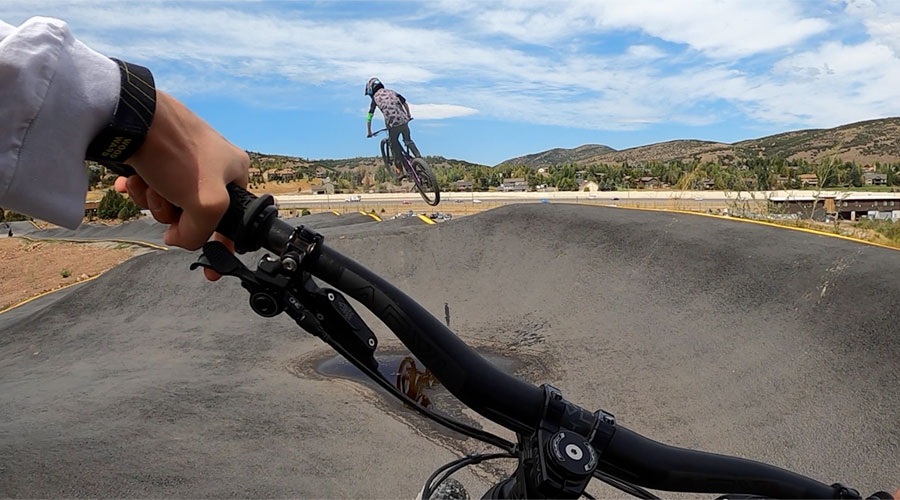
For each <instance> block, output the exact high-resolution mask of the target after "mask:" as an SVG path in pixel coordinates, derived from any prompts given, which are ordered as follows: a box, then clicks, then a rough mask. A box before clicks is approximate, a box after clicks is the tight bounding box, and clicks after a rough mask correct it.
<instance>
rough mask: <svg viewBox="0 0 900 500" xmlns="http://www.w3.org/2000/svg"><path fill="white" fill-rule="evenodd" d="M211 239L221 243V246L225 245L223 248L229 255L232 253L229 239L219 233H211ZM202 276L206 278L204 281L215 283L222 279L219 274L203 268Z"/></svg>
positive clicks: (231, 244)
mask: <svg viewBox="0 0 900 500" xmlns="http://www.w3.org/2000/svg"><path fill="white" fill-rule="evenodd" d="M212 239H213V241H218V242H221V243H222V244H223V245H225V248H227V249H228V250H229V251H230V252H231V253H234V242H233V241H231V240H230V239H228V238H226V237H225V236H223V235H222V234H220V233H213V236H212ZM203 274H204V275H205V276H206V279H208V280H209V281H217V280H218V279H219V278H221V277H222V275H221V274H219V273H217V272H215V271H213V270H212V269H209V268H204V269H203Z"/></svg>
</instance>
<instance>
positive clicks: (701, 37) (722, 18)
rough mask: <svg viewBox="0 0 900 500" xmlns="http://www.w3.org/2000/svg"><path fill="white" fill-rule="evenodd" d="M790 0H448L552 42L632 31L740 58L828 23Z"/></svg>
mask: <svg viewBox="0 0 900 500" xmlns="http://www.w3.org/2000/svg"><path fill="white" fill-rule="evenodd" d="M801 5H802V4H801V3H799V2H796V1H794V0H767V1H765V2H759V1H758V0H667V1H665V2H661V1H659V0H629V1H621V0H570V1H567V2H559V3H554V4H553V8H548V5H547V2H546V1H544V0H505V1H502V2H493V3H489V4H485V3H481V4H466V3H460V2H453V3H450V4H449V7H448V10H449V11H452V12H456V13H459V12H461V11H464V10H465V9H467V8H468V9H469V10H468V14H470V15H471V16H472V23H471V26H472V27H473V29H477V30H482V31H487V32H492V33H496V34H502V35H508V36H512V37H515V38H517V39H519V40H521V41H523V42H530V43H545V44H553V43H556V42H560V41H564V40H567V39H571V38H573V37H576V36H579V35H585V34H592V33H597V32H603V31H605V32H612V31H616V30H639V31H642V32H644V33H646V34H647V35H650V36H653V37H657V38H659V39H662V40H665V41H668V42H673V43H679V44H686V45H688V46H690V47H691V48H693V49H695V50H698V51H700V52H702V53H704V54H705V55H707V56H711V57H721V58H733V57H744V56H748V55H753V54H757V53H760V52H766V51H771V50H773V49H778V48H783V47H790V46H791V45H793V44H795V43H797V42H800V41H802V40H804V39H807V38H809V37H810V36H813V35H816V34H820V33H823V32H824V31H826V30H827V29H828V27H829V23H828V22H827V21H826V20H825V19H822V18H819V17H807V16H804V15H803V13H802V12H801V8H800V6H801Z"/></svg>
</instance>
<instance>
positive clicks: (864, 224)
mask: <svg viewBox="0 0 900 500" xmlns="http://www.w3.org/2000/svg"><path fill="white" fill-rule="evenodd" d="M856 227H858V228H860V229H868V230H871V231H875V232H877V233H879V234H881V235H882V236H884V237H885V238H887V239H889V240H891V242H892V243H894V244H895V245H900V222H892V221H889V220H878V219H863V220H861V221H859V222H857V223H856Z"/></svg>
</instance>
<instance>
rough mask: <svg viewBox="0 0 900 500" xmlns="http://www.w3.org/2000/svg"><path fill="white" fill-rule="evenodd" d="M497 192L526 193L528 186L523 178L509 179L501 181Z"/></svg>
mask: <svg viewBox="0 0 900 500" xmlns="http://www.w3.org/2000/svg"><path fill="white" fill-rule="evenodd" d="M499 190H500V191H503V192H512V191H519V192H521V191H528V184H527V183H526V182H525V178H524V177H509V178H507V179H503V184H500V188H499Z"/></svg>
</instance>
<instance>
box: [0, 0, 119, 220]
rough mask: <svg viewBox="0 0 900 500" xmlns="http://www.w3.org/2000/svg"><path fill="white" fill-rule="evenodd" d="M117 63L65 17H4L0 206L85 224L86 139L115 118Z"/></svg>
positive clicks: (0, 32)
mask: <svg viewBox="0 0 900 500" xmlns="http://www.w3.org/2000/svg"><path fill="white" fill-rule="evenodd" d="M119 78H120V77H119V68H118V65H117V64H116V63H115V62H113V61H112V60H110V59H109V58H107V57H105V56H103V55H101V54H99V53H97V52H94V51H93V50H91V49H90V48H88V47H87V46H86V45H84V44H83V43H81V42H79V41H78V40H76V39H75V38H74V37H73V36H72V34H71V33H70V32H69V27H68V25H67V24H66V23H65V22H64V21H60V20H58V19H50V18H43V17H34V18H31V19H29V20H28V21H26V22H25V23H24V24H22V25H21V26H19V27H18V28H16V27H14V26H11V25H9V24H6V23H4V22H3V21H0V117H2V118H0V206H2V207H3V208H6V209H11V210H14V211H16V212H22V213H25V214H28V215H31V216H33V217H37V218H39V219H43V220H47V221H50V222H53V223H55V224H59V225H62V226H65V227H69V228H73V229H74V228H75V227H77V226H78V225H79V224H80V223H81V218H82V217H83V215H84V195H85V193H86V192H87V187H88V186H87V175H86V173H85V169H84V155H85V152H86V151H87V146H88V144H89V143H90V142H91V140H92V139H93V138H94V136H95V135H96V134H97V132H99V131H100V130H101V129H102V128H103V127H104V126H105V125H106V124H107V123H108V122H109V120H110V119H111V118H112V115H113V112H114V110H115V107H116V104H117V102H118V98H119V85H120V81H119Z"/></svg>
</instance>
